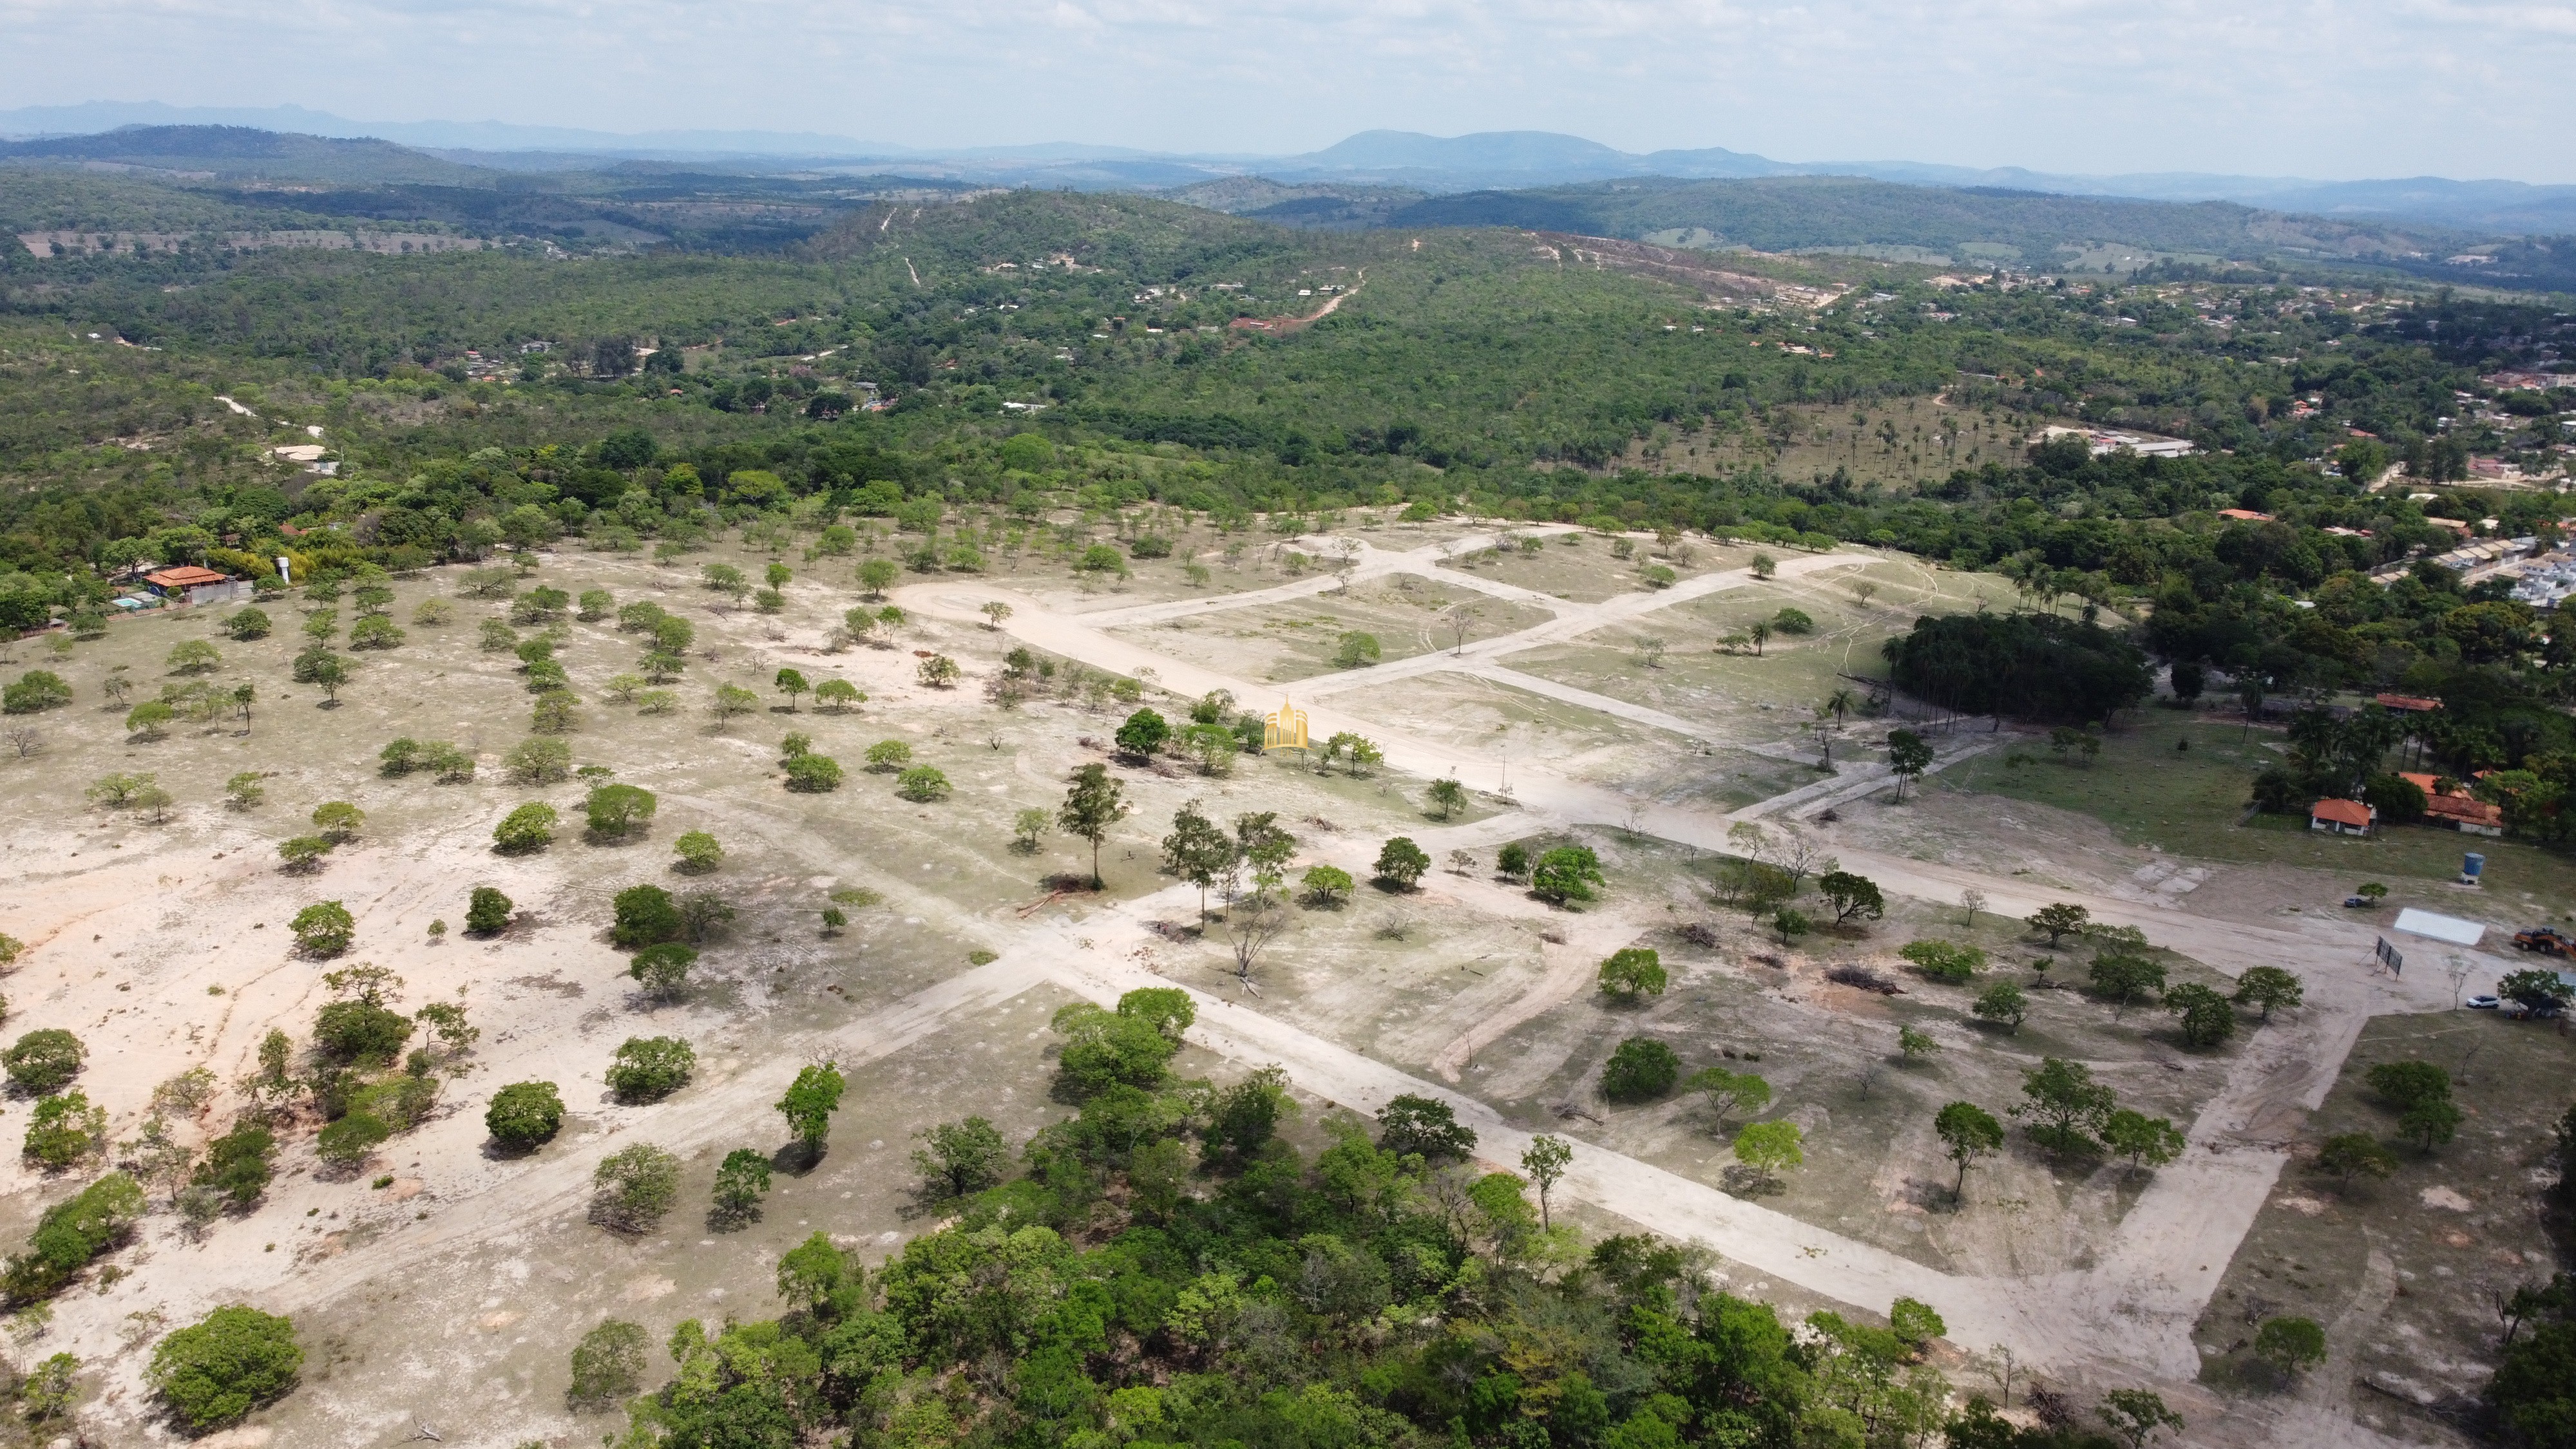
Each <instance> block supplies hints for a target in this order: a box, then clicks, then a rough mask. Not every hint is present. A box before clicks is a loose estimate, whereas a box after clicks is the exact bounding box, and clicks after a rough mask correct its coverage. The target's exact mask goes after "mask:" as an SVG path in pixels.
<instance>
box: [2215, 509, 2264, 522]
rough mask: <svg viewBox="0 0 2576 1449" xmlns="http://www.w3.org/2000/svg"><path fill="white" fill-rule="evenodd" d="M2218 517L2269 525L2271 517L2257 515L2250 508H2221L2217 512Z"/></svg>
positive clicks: (2261, 514) (2262, 514)
mask: <svg viewBox="0 0 2576 1449" xmlns="http://www.w3.org/2000/svg"><path fill="white" fill-rule="evenodd" d="M2218 516H2219V517H2221V518H2235V519H2241V520H2243V521H2244V522H2247V523H2269V522H2271V521H2272V515H2270V514H2268V513H2257V512H2255V511H2254V510H2253V509H2251V508H2222V509H2220V510H2218Z"/></svg>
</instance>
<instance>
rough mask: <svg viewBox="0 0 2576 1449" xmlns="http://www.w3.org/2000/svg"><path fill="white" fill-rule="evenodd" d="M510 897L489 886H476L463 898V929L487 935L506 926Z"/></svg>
mask: <svg viewBox="0 0 2576 1449" xmlns="http://www.w3.org/2000/svg"><path fill="white" fill-rule="evenodd" d="M509 924H510V898H509V897H508V896H505V895H503V894H501V893H500V892H499V891H497V890H495V889H493V888H492V887H490V886H481V885H479V886H476V887H475V888H474V889H473V891H472V892H470V893H469V894H468V895H467V896H466V898H465V929H466V930H467V931H469V932H471V933H473V934H475V935H478V936H488V935H491V934H492V933H493V932H495V931H500V930H504V929H506V928H508V926H509Z"/></svg>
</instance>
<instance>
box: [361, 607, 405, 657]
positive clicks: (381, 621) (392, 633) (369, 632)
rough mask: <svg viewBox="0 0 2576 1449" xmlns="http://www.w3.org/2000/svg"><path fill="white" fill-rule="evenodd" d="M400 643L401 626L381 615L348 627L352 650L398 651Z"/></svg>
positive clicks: (371, 616)
mask: <svg viewBox="0 0 2576 1449" xmlns="http://www.w3.org/2000/svg"><path fill="white" fill-rule="evenodd" d="M402 642H403V631H402V626H401V625H399V624H397V623H395V622H394V621H393V620H391V619H388V618H386V617H385V616H384V615H382V614H372V615H369V616H368V617H366V618H364V619H360V620H359V621H358V622H357V623H355V624H352V625H350V626H349V647H350V648H352V649H399V648H401V647H402Z"/></svg>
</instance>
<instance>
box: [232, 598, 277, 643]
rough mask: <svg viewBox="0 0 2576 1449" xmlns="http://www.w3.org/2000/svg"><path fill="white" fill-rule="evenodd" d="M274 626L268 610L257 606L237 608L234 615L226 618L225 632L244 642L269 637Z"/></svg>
mask: <svg viewBox="0 0 2576 1449" xmlns="http://www.w3.org/2000/svg"><path fill="white" fill-rule="evenodd" d="M272 627H274V626H272V625H271V624H270V623H269V619H268V611H267V610H265V609H261V608H258V607H256V606H253V607H250V608H245V609H235V610H234V611H233V614H232V617H231V618H229V619H226V620H224V632H225V633H226V634H229V635H231V636H232V637H233V638H235V639H239V640H242V641H244V642H248V641H250V640H253V639H265V638H267V637H268V632H269V630H270V629H271V628H272Z"/></svg>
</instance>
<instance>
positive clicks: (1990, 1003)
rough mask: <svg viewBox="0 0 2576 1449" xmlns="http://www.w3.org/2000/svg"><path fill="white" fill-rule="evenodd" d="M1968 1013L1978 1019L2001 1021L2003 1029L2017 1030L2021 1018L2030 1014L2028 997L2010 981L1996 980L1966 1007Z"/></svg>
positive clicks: (2019, 1027)
mask: <svg viewBox="0 0 2576 1449" xmlns="http://www.w3.org/2000/svg"><path fill="white" fill-rule="evenodd" d="M1968 1013H1969V1015H1971V1016H1974V1017H1976V1018H1977V1019H1978V1020H1979V1021H1993V1022H2001V1023H2002V1024H2003V1026H2004V1028H2005V1030H2007V1031H2015V1032H2018V1031H2020V1030H2021V1024H2022V1021H2023V1019H2024V1018H2025V1017H2027V1016H2029V1014H2030V998H2029V997H2028V996H2027V995H2025V994H2023V992H2022V989H2021V988H2020V987H2019V986H2017V985H2014V984H2013V983H2012V982H2010V981H1998V982H1996V983H1995V984H1994V985H1992V986H1989V987H1987V988H1986V990H1985V993H1984V994H1983V995H1981V996H1979V997H1978V998H1977V999H1976V1002H1975V1004H1973V1005H1971V1006H1970V1007H1969V1008H1968Z"/></svg>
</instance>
